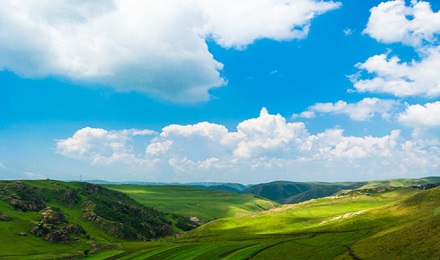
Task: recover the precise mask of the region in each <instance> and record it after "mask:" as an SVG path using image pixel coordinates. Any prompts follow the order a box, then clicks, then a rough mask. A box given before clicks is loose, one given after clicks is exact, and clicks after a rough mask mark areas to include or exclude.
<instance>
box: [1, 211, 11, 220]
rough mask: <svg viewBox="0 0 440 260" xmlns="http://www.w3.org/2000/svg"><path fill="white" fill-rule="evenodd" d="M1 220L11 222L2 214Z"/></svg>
mask: <svg viewBox="0 0 440 260" xmlns="http://www.w3.org/2000/svg"><path fill="white" fill-rule="evenodd" d="M0 220H2V221H8V220H9V217H8V216H6V215H3V214H2V213H0Z"/></svg>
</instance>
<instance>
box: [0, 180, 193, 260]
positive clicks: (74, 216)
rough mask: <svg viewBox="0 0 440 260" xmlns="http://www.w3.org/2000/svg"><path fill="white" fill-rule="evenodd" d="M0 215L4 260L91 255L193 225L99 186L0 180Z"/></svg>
mask: <svg viewBox="0 0 440 260" xmlns="http://www.w3.org/2000/svg"><path fill="white" fill-rule="evenodd" d="M0 214H1V220H0V221H1V222H0V234H1V236H0V237H1V241H0V243H2V245H8V246H7V247H5V249H4V250H2V253H1V254H2V255H3V256H8V258H13V257H15V256H16V257H20V255H40V254H43V255H45V257H48V256H46V251H47V252H51V251H53V250H59V251H62V252H63V253H61V255H63V254H66V255H71V254H72V253H75V254H76V253H77V252H78V250H80V251H81V250H89V251H96V250H99V248H100V247H107V246H108V245H112V244H114V243H117V242H122V241H135V240H138V241H148V240H151V239H155V238H159V237H165V236H170V235H173V234H175V233H177V232H181V231H184V230H189V229H191V228H195V227H196V226H197V224H196V223H195V222H192V221H191V220H189V219H188V218H185V217H183V216H178V215H176V214H172V215H170V214H165V213H163V212H160V211H158V210H156V209H154V208H152V207H147V206H144V205H142V204H141V203H139V202H137V201H135V200H133V199H132V198H130V197H129V196H128V195H127V194H125V193H121V192H117V191H113V190H109V189H106V188H104V187H102V186H100V185H96V184H89V183H66V182H59V181H52V180H45V181H2V182H0ZM177 224H179V225H177ZM49 242H51V243H49ZM25 245H28V246H25Z"/></svg>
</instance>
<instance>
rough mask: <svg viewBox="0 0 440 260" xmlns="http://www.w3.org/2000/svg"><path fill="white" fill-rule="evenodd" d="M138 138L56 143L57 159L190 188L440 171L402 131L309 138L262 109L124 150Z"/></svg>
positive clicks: (425, 147)
mask: <svg viewBox="0 0 440 260" xmlns="http://www.w3.org/2000/svg"><path fill="white" fill-rule="evenodd" d="M136 131H137V130H124V131H107V130H104V129H94V128H84V129H81V130H78V131H77V132H76V133H75V134H74V135H73V136H72V137H70V138H67V139H65V140H60V141H58V144H57V151H58V152H59V153H61V154H63V155H66V156H68V157H71V158H77V159H81V160H87V161H89V162H91V163H92V164H115V163H125V164H133V162H137V163H138V165H139V167H138V168H137V170H138V171H140V172H144V173H145V174H148V173H147V172H148V169H151V167H152V166H154V167H155V168H154V169H155V171H159V172H161V173H163V174H164V175H165V174H171V175H172V176H173V177H176V176H185V177H184V179H186V180H188V179H191V176H192V177H194V176H197V178H196V177H194V180H197V179H198V180H200V179H206V178H210V179H213V178H214V179H218V178H219V176H222V175H227V174H232V175H228V176H229V177H228V179H227V180H228V181H231V178H232V179H235V180H239V179H240V178H241V179H249V178H254V179H258V176H260V175H261V176H263V175H266V176H270V178H269V179H273V178H295V176H296V175H301V174H305V175H307V176H317V178H320V179H327V178H328V179H331V178H332V177H329V175H330V174H332V173H334V174H337V175H338V176H339V178H341V176H343V177H345V178H348V179H353V178H356V177H359V176H361V175H362V176H365V175H368V174H375V175H374V176H376V177H377V176H382V177H389V176H390V174H391V176H392V174H396V176H398V175H400V174H401V173H402V172H406V173H411V171H413V170H415V169H417V171H418V172H420V173H422V172H426V173H427V174H428V173H430V172H432V171H435V170H438V169H439V167H440V152H439V151H440V148H439V147H438V142H437V143H435V142H434V143H433V142H430V141H429V140H423V139H422V136H418V137H417V136H415V135H414V136H413V139H405V138H404V137H403V136H402V135H401V133H400V131H399V130H393V131H391V132H390V134H388V135H384V136H378V137H375V136H347V135H345V134H344V131H343V130H342V129H327V130H325V131H324V132H321V133H317V134H311V133H309V132H308V130H307V129H306V127H305V125H304V124H303V123H301V122H287V120H286V119H285V118H284V117H283V116H281V115H279V114H277V115H273V114H269V112H268V111H267V110H266V109H265V108H263V109H262V110H261V112H260V115H259V116H258V117H256V118H251V119H248V120H244V121H242V122H241V123H239V124H238V125H237V127H236V129H235V130H229V129H227V128H226V127H225V126H223V125H219V124H214V123H208V122H201V123H197V124H194V125H169V126H166V127H164V128H163V129H162V131H161V132H160V133H152V132H150V131H149V130H144V131H145V132H142V134H152V135H154V136H153V138H151V139H149V140H150V141H148V142H145V140H146V139H142V143H147V145H146V146H145V150H144V151H145V153H144V154H141V153H139V154H136V153H134V152H133V151H132V150H131V149H129V145H128V144H129V143H130V142H133V141H134V140H133V136H134V135H135V133H136ZM323 169H325V171H323ZM354 169H355V172H353V170H354ZM354 174H355V175H356V176H354ZM173 177H169V178H171V179H173ZM303 179H304V177H303ZM227 180H225V181H227Z"/></svg>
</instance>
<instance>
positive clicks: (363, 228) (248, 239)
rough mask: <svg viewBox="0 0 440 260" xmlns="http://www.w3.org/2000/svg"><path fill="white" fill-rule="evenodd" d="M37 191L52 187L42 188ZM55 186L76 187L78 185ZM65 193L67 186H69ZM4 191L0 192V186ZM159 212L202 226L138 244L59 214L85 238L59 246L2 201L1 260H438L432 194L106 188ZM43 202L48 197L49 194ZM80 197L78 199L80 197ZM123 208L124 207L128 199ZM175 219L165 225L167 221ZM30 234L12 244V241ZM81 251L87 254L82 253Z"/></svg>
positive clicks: (32, 217)
mask: <svg viewBox="0 0 440 260" xmlns="http://www.w3.org/2000/svg"><path fill="white" fill-rule="evenodd" d="M29 184H38V185H40V187H43V186H45V187H46V188H48V189H53V184H49V183H47V182H45V181H41V182H39V183H34V182H29ZM57 184H59V185H65V186H69V187H72V186H73V187H77V188H80V187H81V186H80V184H78V183H62V182H57ZM70 185H72V186H70ZM1 187H4V186H1ZM106 187H108V188H110V189H112V190H117V191H121V192H124V193H125V194H127V195H128V196H129V197H130V198H131V199H134V200H136V201H138V202H139V203H141V204H144V205H147V206H149V207H154V208H156V209H157V210H159V211H160V212H165V214H169V213H172V214H178V215H179V216H185V217H197V218H200V219H201V220H203V221H206V222H208V221H209V222H208V223H206V224H203V225H202V226H200V227H198V228H196V229H193V230H190V231H185V232H184V231H179V230H177V229H176V232H174V233H173V234H172V235H169V236H163V237H158V238H155V239H151V240H150V241H146V242H142V241H135V240H130V239H121V238H118V237H115V236H114V235H112V234H109V233H108V232H106V231H104V230H102V229H100V228H99V227H97V226H96V225H94V224H93V223H92V222H90V221H86V220H85V219H84V218H83V216H82V209H81V206H80V205H79V204H78V205H76V206H66V205H64V204H62V203H58V202H56V201H55V200H54V199H51V198H49V199H50V201H52V202H53V203H54V205H56V206H59V207H60V208H62V209H63V211H65V213H66V215H67V217H68V219H69V221H70V222H75V223H79V224H81V225H82V226H83V227H84V229H86V230H87V232H88V234H89V235H90V237H89V238H85V237H78V239H77V240H74V241H72V242H70V243H67V244H62V243H49V242H46V241H44V240H43V239H42V238H39V237H35V236H34V235H32V234H29V232H28V230H29V223H30V222H31V221H37V220H38V219H39V218H40V216H39V213H38V212H21V211H17V210H14V209H12V208H11V206H10V205H9V204H8V203H7V202H6V201H3V200H2V201H0V213H1V214H3V215H6V216H8V217H9V218H10V220H9V221H0V232H1V234H2V235H1V236H0V237H1V240H0V243H1V247H2V250H1V252H0V259H52V258H62V257H74V258H80V257H85V258H87V259H438V258H439V257H440V243H438V237H439V236H440V200H439V199H440V187H437V188H433V189H429V190H422V189H415V188H407V187H388V188H382V187H379V188H377V187H376V188H373V187H371V186H369V187H368V188H369V189H368V190H363V189H361V190H355V191H351V192H346V193H344V194H341V193H340V194H339V195H335V196H330V197H323V198H318V199H312V200H308V201H304V202H301V203H298V204H286V205H279V204H277V203H274V202H271V201H269V200H266V199H262V198H258V197H255V196H254V195H251V194H236V193H232V192H227V191H215V190H208V189H199V188H194V187H184V186H167V185H162V186H149V185H106ZM46 195H48V196H49V195H50V193H47V194H46ZM84 199H85V197H84ZM127 200H128V199H127ZM173 221H174V220H172V222H173ZM21 232H24V233H28V234H27V235H26V236H24V237H22V236H19V233H21ZM85 250H87V256H86V255H85Z"/></svg>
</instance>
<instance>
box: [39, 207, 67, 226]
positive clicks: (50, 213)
mask: <svg viewBox="0 0 440 260" xmlns="http://www.w3.org/2000/svg"><path fill="white" fill-rule="evenodd" d="M41 223H45V224H55V225H58V224H62V223H67V220H66V216H64V213H63V211H61V209H59V208H56V207H48V208H45V209H44V210H42V211H41Z"/></svg>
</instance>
